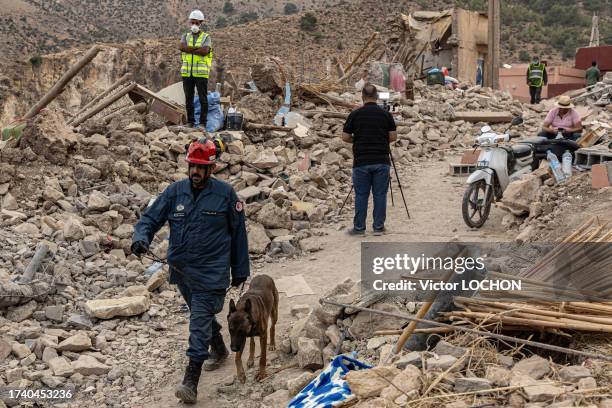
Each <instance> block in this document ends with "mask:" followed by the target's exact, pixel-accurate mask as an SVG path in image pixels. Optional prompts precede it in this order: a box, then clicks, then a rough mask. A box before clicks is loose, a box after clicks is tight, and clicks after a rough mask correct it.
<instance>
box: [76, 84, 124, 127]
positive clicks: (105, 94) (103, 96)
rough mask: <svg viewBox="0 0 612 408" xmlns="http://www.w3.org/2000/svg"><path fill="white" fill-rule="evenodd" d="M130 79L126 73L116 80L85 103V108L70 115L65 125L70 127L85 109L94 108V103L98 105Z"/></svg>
mask: <svg viewBox="0 0 612 408" xmlns="http://www.w3.org/2000/svg"><path fill="white" fill-rule="evenodd" d="M131 79H132V74H130V73H127V74H125V75H124V76H122V77H121V78H119V79H118V80H116V81H115V82H114V83H113V84H112V85H111V86H109V87H108V88H107V89H106V90H105V91H104V92H102V93H101V94H99V95H98V96H96V97H95V98H93V99H92V100H91V101H89V103H87V104H86V105H85V106H83V107H82V108H81V109H79V111H78V112H77V113H75V114H74V115H72V118H70V120H69V121H68V122H66V124H67V125H70V124H71V123H72V122H73V121H74V119H75V118H76V117H78V116H79V115H80V114H81V113H83V112H85V111H86V110H87V109H89V108H91V107H92V106H94V105H95V104H96V103H98V102H99V101H101V100H102V99H103V98H105V97H106V96H107V95H108V94H110V93H111V92H113V91H114V90H115V89H117V87H119V86H120V85H123V84H124V83H126V82H128V81H130V80H131Z"/></svg>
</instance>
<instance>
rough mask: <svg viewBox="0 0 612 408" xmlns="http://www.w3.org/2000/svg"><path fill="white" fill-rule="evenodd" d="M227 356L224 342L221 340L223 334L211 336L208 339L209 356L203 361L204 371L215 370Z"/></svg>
mask: <svg viewBox="0 0 612 408" xmlns="http://www.w3.org/2000/svg"><path fill="white" fill-rule="evenodd" d="M227 356H229V352H228V351H227V348H225V343H224V342H223V336H222V335H221V334H219V335H217V336H216V337H213V338H212V339H211V341H210V356H208V359H207V360H205V361H204V364H203V366H202V368H204V371H213V370H216V369H217V368H219V367H220V366H221V364H223V361H224V360H225V359H226V358H227Z"/></svg>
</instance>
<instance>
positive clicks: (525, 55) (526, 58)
mask: <svg viewBox="0 0 612 408" xmlns="http://www.w3.org/2000/svg"><path fill="white" fill-rule="evenodd" d="M530 59H531V56H530V55H529V52H527V50H521V51H520V52H519V60H520V61H521V62H529V60H530Z"/></svg>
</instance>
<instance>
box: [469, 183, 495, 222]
mask: <svg viewBox="0 0 612 408" xmlns="http://www.w3.org/2000/svg"><path fill="white" fill-rule="evenodd" d="M492 202H493V188H487V183H485V181H484V180H478V181H475V182H474V183H472V184H470V185H469V186H468V188H467V189H466V190H465V193H464V194H463V204H462V206H461V210H462V213H463V221H465V223H466V224H467V226H468V227H470V228H480V227H482V226H483V225H484V223H485V222H486V221H487V218H489V212H490V211H491V203H492Z"/></svg>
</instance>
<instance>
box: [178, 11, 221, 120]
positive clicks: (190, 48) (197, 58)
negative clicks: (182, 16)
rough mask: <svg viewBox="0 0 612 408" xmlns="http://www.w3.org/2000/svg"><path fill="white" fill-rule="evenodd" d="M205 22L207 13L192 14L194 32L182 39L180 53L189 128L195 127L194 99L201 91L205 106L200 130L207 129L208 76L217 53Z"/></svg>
mask: <svg viewBox="0 0 612 408" xmlns="http://www.w3.org/2000/svg"><path fill="white" fill-rule="evenodd" d="M203 22H204V14H203V13H202V12H201V11H200V10H194V11H192V12H191V14H190V15H189V24H190V25H191V30H190V32H188V33H186V34H183V36H182V37H181V41H180V43H179V50H181V60H182V64H181V76H182V77H183V91H184V92H185V108H186V110H187V126H194V124H195V115H194V107H193V98H194V96H195V89H196V88H197V90H198V97H199V98H200V107H201V111H200V112H201V113H200V127H202V128H204V129H206V114H207V112H208V100H207V94H208V74H209V73H210V67H211V65H212V56H213V52H212V40H211V39H210V35H209V34H208V33H205V32H204V31H202V23H203Z"/></svg>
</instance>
